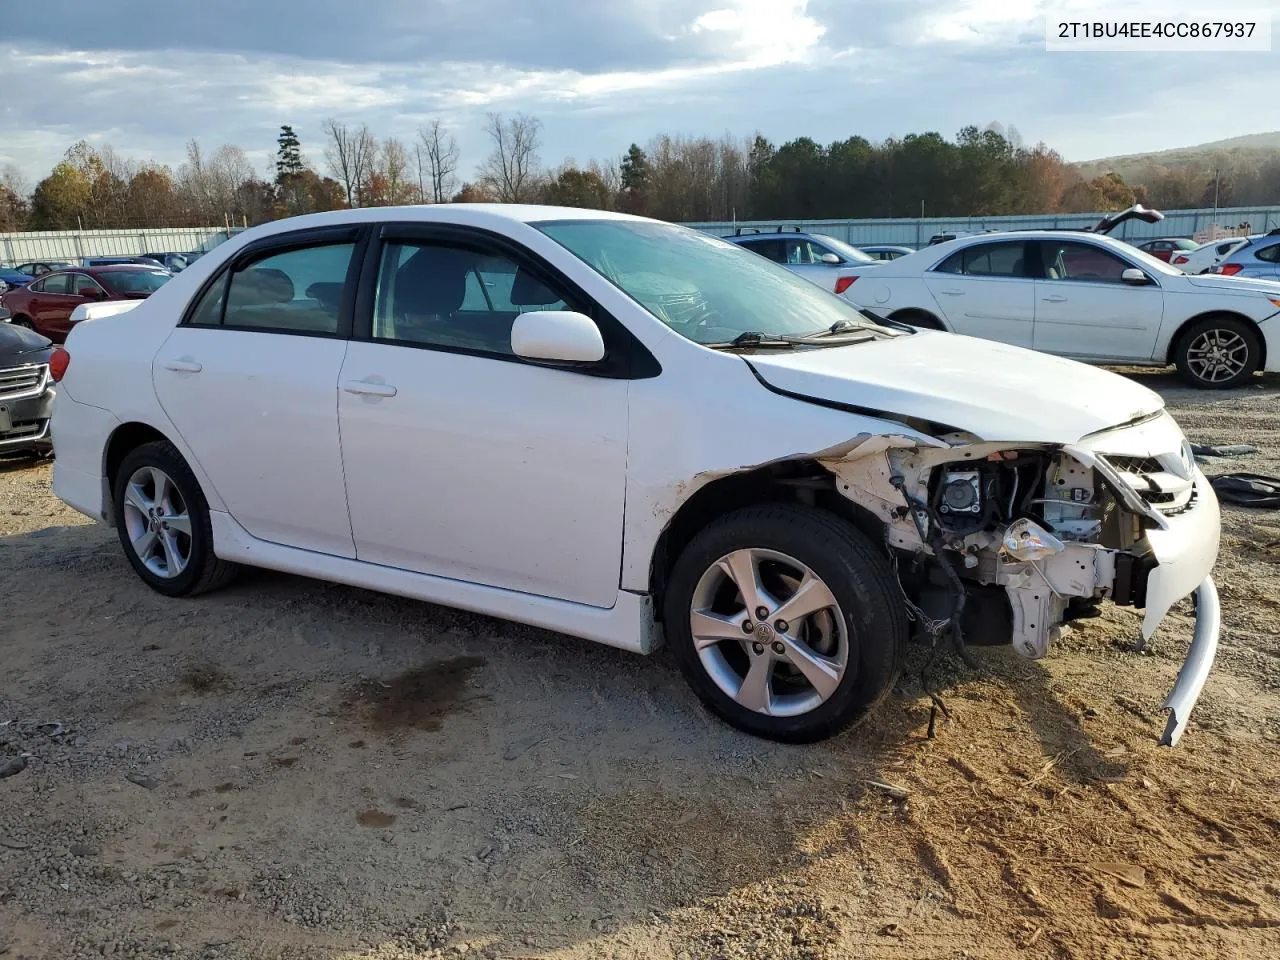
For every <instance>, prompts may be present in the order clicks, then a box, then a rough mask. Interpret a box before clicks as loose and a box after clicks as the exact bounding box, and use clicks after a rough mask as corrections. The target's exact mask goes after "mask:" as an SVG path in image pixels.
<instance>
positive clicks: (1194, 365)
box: [1175, 316, 1262, 390]
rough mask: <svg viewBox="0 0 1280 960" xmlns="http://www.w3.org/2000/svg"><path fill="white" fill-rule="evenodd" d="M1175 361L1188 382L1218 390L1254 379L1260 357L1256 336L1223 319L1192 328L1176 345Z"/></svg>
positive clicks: (1234, 319) (1202, 322)
mask: <svg viewBox="0 0 1280 960" xmlns="http://www.w3.org/2000/svg"><path fill="white" fill-rule="evenodd" d="M1175 360H1176V362H1177V365H1178V372H1179V373H1180V374H1182V376H1183V378H1184V379H1186V380H1187V381H1188V382H1190V383H1192V384H1194V385H1195V386H1198V387H1206V388H1209V389H1212V390H1221V389H1225V388H1227V387H1234V386H1237V385H1238V384H1240V383H1242V382H1243V381H1245V380H1247V379H1248V378H1249V377H1251V376H1253V373H1254V371H1256V370H1257V369H1258V367H1259V365H1260V364H1261V360H1262V357H1261V351H1260V347H1259V344H1258V337H1257V334H1256V332H1255V331H1253V330H1251V329H1249V326H1248V325H1246V324H1245V323H1243V322H1241V321H1240V320H1237V319H1236V318H1235V317H1228V316H1224V317H1218V318H1212V317H1211V318H1207V319H1205V320H1201V321H1200V322H1199V323H1197V324H1195V325H1194V326H1193V327H1191V329H1190V330H1188V331H1187V332H1186V333H1185V334H1184V335H1183V337H1182V340H1181V341H1180V343H1179V346H1178V349H1177V356H1176V357H1175Z"/></svg>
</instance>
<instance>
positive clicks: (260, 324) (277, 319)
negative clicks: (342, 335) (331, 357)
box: [190, 243, 355, 334]
mask: <svg viewBox="0 0 1280 960" xmlns="http://www.w3.org/2000/svg"><path fill="white" fill-rule="evenodd" d="M354 250H355V244H353V243H331V244H322V245H317V246H312V247H302V248H299V249H294V250H287V251H284V252H282V253H266V254H264V255H263V256H262V257H260V258H259V259H257V260H253V261H250V262H249V263H246V264H242V265H241V266H239V267H237V268H236V270H235V271H234V272H233V273H232V274H231V277H230V280H229V281H228V282H227V284H226V293H225V303H224V302H222V301H223V298H224V294H223V293H222V288H221V284H214V286H213V287H211V288H210V289H209V290H208V291H207V292H206V293H205V295H204V297H203V298H202V300H201V302H200V304H199V305H198V306H197V308H196V310H195V312H194V313H193V315H192V317H191V320H190V322H191V323H193V324H197V325H209V324H216V323H217V322H218V320H217V319H216V316H217V315H218V314H220V315H221V322H222V324H223V326H227V327H236V328H238V329H242V330H275V331H279V332H281V333H321V334H324V333H328V334H335V333H337V332H338V316H339V312H340V311H341V308H342V301H343V297H344V295H345V293H346V289H347V279H348V273H349V271H350V267H351V255H352V253H353V252H354Z"/></svg>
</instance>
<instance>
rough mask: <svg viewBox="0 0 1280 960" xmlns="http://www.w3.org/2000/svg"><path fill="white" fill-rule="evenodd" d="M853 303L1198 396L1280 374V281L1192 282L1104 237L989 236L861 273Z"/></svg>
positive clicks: (943, 245) (1217, 279)
mask: <svg viewBox="0 0 1280 960" xmlns="http://www.w3.org/2000/svg"><path fill="white" fill-rule="evenodd" d="M853 271H854V273H856V274H858V275H859V276H858V279H857V280H856V281H855V282H854V283H853V285H852V286H851V287H849V288H848V290H846V292H845V294H844V295H845V296H846V297H847V298H848V299H850V300H851V301H852V302H854V303H856V304H858V305H860V306H862V307H865V308H866V309H868V310H871V311H873V312H875V313H878V314H882V315H887V316H889V317H893V318H896V319H900V320H903V321H905V322H907V323H911V324H913V325H916V326H924V327H932V328H935V329H940V330H950V331H953V332H955V333H964V334H969V335H971V336H975V337H985V338H987V339H989V340H999V341H1002V342H1004V343H1010V344H1014V345H1016V346H1020V347H1031V348H1033V349H1035V350H1041V351H1044V352H1045V353H1054V354H1058V355H1060V356H1064V357H1071V358H1073V359H1076V360H1084V361H1088V362H1090V363H1125V364H1158V365H1160V366H1164V365H1167V364H1170V363H1172V364H1176V365H1177V368H1178V372H1179V373H1180V374H1181V375H1182V376H1183V378H1185V379H1186V380H1187V381H1188V382H1189V383H1191V384H1193V385H1194V386H1197V387H1211V388H1223V387H1233V386H1237V385H1239V384H1240V383H1242V382H1244V381H1245V380H1247V379H1248V378H1249V377H1251V376H1252V375H1253V374H1254V373H1255V372H1256V371H1258V370H1280V319H1277V314H1280V283H1275V282H1272V281H1264V280H1241V279H1239V278H1226V277H1216V276H1188V275H1186V274H1185V273H1183V271H1182V270H1180V269H1177V268H1175V267H1171V266H1170V265H1169V264H1167V263H1164V262H1163V261H1160V260H1157V259H1156V258H1155V257H1151V256H1148V255H1147V254H1145V253H1143V252H1142V251H1141V250H1137V249H1135V248H1134V247H1131V246H1129V245H1128V244H1126V243H1122V242H1121V241H1119V240H1115V239H1112V238H1111V237H1107V236H1103V235H1100V234H1096V233H1075V232H1064V231H1053V230H1038V231H1025V232H1023V231H1020V232H1016V233H1001V234H983V235H979V236H974V237H965V238H963V239H959V240H951V241H948V242H946V243H940V244H937V245H935V246H931V247H926V248H925V249H924V250H921V251H919V252H917V253H914V254H911V255H910V256H906V257H902V258H901V259H898V260H894V261H892V262H890V263H885V264H881V265H878V266H876V267H874V268H865V267H854V268H853Z"/></svg>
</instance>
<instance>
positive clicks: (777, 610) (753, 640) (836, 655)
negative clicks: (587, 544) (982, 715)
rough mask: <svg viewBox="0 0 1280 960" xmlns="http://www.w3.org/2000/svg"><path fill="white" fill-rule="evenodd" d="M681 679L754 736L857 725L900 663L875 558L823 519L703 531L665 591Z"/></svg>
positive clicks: (839, 525)
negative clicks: (682, 676)
mask: <svg viewBox="0 0 1280 960" xmlns="http://www.w3.org/2000/svg"><path fill="white" fill-rule="evenodd" d="M664 614H665V622H666V631H667V636H668V639H669V640H670V642H671V646H672V650H673V653H674V655H675V657H676V659H677V661H678V662H679V664H680V668H681V670H682V672H683V673H684V676H685V679H686V680H687V681H688V682H689V684H690V686H691V687H693V690H694V692H695V693H697V695H698V697H699V698H700V699H701V700H702V702H703V703H704V704H706V706H707V707H709V708H710V709H711V710H712V711H713V712H714V713H715V714H717V715H718V716H720V717H721V718H723V719H724V720H727V721H728V722H729V723H730V724H732V725H733V726H735V727H737V728H739V729H741V730H744V731H746V732H747V733H751V734H754V735H756V736H760V737H765V738H768V739H771V740H781V741H785V742H792V743H805V742H810V741H814V740H821V739H823V738H825V737H829V736H831V735H833V734H835V733H838V732H839V731H841V730H843V729H845V728H846V727H849V726H850V725H852V724H854V723H856V722H857V721H858V720H860V719H861V718H862V717H863V716H865V715H866V713H867V712H868V711H869V710H870V709H871V707H872V706H874V705H875V704H876V702H877V701H879V699H880V698H881V697H882V696H883V695H884V694H885V692H886V691H887V690H888V689H889V687H890V685H891V684H892V683H893V681H894V679H895V678H896V676H897V674H898V670H899V669H900V666H901V656H902V651H903V647H904V645H905V643H906V636H907V627H906V618H905V614H904V611H903V608H902V603H901V601H900V600H899V599H898V597H897V595H896V592H895V589H894V585H893V579H892V573H891V572H890V570H889V567H888V564H887V562H886V560H885V558H884V557H883V556H882V555H880V553H878V552H877V551H876V550H875V549H874V548H873V547H872V546H871V544H870V542H869V541H867V540H866V538H865V537H863V536H862V534H861V533H859V532H858V531H857V530H856V529H855V528H853V527H852V526H850V525H849V524H847V523H845V522H844V521H843V520H841V519H839V518H838V517H835V516H834V515H832V514H828V513H825V512H822V511H818V510H813V509H809V508H805V507H798V506H791V505H781V504H777V505H768V506H761V507H752V508H748V509H745V510H740V511H738V512H736V513H732V514H729V515H728V516H726V517H723V518H722V519H720V520H718V521H716V522H715V523H713V524H711V525H710V526H708V527H707V528H706V529H705V530H703V531H702V532H701V533H700V534H698V535H697V536H696V537H695V538H694V539H693V541H692V542H691V543H690V544H689V545H688V546H687V547H686V548H685V550H684V552H683V553H682V554H681V556H680V559H679V560H678V561H677V562H676V566H675V569H674V570H673V571H672V574H671V578H670V581H669V583H668V589H667V595H666V603H665V610H664Z"/></svg>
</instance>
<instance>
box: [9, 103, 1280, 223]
mask: <svg viewBox="0 0 1280 960" xmlns="http://www.w3.org/2000/svg"><path fill="white" fill-rule="evenodd" d="M485 132H486V134H487V136H488V140H489V144H490V152H489V154H488V155H487V156H486V157H485V159H484V160H483V162H482V163H481V164H480V165H479V166H478V167H477V168H476V170H475V171H474V173H473V176H472V177H471V178H470V179H467V180H464V179H462V177H461V176H460V174H459V148H458V143H457V140H456V138H455V137H454V135H453V134H452V133H451V132H450V131H449V130H448V129H447V128H446V127H445V125H444V124H443V123H442V122H441V121H439V120H433V121H431V122H429V123H427V124H425V125H424V126H422V127H420V128H419V129H418V130H417V131H416V134H415V136H414V138H413V139H412V141H410V142H407V143H406V142H405V141H403V140H401V139H398V138H396V137H387V138H385V139H382V138H379V137H378V136H377V135H375V134H374V132H373V131H372V130H370V128H369V127H368V125H366V124H359V125H356V124H350V123H345V122H341V121H339V120H336V119H331V120H326V121H325V122H324V123H323V125H322V127H321V131H320V134H321V141H320V144H319V147H320V151H319V153H320V156H319V162H318V164H317V163H312V162H308V159H307V157H306V156H305V155H304V152H303V148H302V142H301V140H300V138H299V137H298V135H297V133H296V132H295V130H294V129H293V127H291V126H289V125H285V126H282V127H281V129H280V134H279V136H278V138H277V140H276V149H275V157H274V160H273V162H272V165H271V168H270V170H269V171H265V172H260V171H258V170H255V169H254V166H253V164H252V163H251V162H250V160H249V159H248V156H247V155H246V153H245V151H244V150H243V149H242V148H240V147H238V146H235V145H232V144H226V145H223V146H220V147H218V148H217V149H215V150H213V151H212V152H206V151H205V150H204V148H203V147H202V146H201V145H200V143H199V142H198V141H196V140H192V141H190V142H189V143H188V144H187V146H186V158H185V160H184V162H182V163H181V164H180V165H178V167H177V169H172V168H170V167H168V166H162V165H159V164H154V163H138V162H135V161H132V160H128V159H126V158H124V157H122V156H121V155H120V154H119V153H117V152H116V151H115V150H113V149H112V148H111V147H110V146H103V147H94V146H91V145H90V144H88V143H87V142H85V141H83V140H82V141H80V142H78V143H76V144H74V145H72V146H71V147H70V148H69V149H68V150H67V151H66V154H65V155H64V157H63V159H62V160H61V161H60V162H59V163H58V164H57V165H56V166H55V167H54V168H53V170H52V171H50V173H49V174H48V176H46V177H45V178H44V179H42V180H41V181H39V183H37V184H36V185H35V186H34V188H31V189H28V188H27V186H26V184H25V183H24V182H23V181H22V178H21V177H20V176H19V175H18V173H17V171H16V170H14V169H13V168H7V169H5V170H0V232H3V231H13V230H24V229H25V230H67V229H86V230H87V229H104V228H120V227H181V226H211V225H217V224H225V225H232V226H245V225H249V226H251V225H254V224H257V223H263V222H265V221H268V220H274V219H279V218H282V217H288V216H295V215H298V214H303V213H313V212H318V211H324V210H337V209H343V208H348V207H366V206H389V205H395V204H417V203H443V202H448V201H452V202H474V201H485V200H494V201H500V202H507V203H550V204H559V205H564V206H576V207H594V208H601V209H616V210H623V211H626V212H630V213H638V214H644V215H647V216H654V217H658V218H660V219H664V220H674V221H686V222H687V221H701V220H730V219H738V220H746V219H818V218H854V217H917V216H928V217H958V216H1000V215H1009V214H1053V213H1089V212H1093V211H1103V210H1116V209H1121V208H1123V207H1126V206H1129V205H1130V204H1132V203H1135V202H1140V203H1145V204H1148V205H1150V206H1155V207H1165V208H1168V209H1177V208H1185V207H1199V206H1211V205H1213V204H1214V201H1215V198H1216V200H1217V202H1218V205H1220V206H1228V205H1230V204H1231V203H1233V202H1235V203H1256V204H1265V203H1280V156H1276V157H1273V158H1270V159H1264V160H1262V161H1260V162H1257V163H1254V164H1252V165H1249V166H1247V167H1245V168H1239V167H1237V168H1235V169H1229V170H1227V171H1226V175H1225V176H1224V175H1223V171H1222V170H1221V169H1215V170H1212V171H1204V170H1193V169H1169V168H1161V167H1152V168H1150V169H1149V170H1147V171H1145V173H1144V176H1143V181H1144V182H1135V183H1132V184H1131V183H1127V182H1126V181H1125V180H1124V178H1122V177H1121V176H1120V175H1119V174H1117V173H1115V172H1109V173H1104V174H1101V175H1099V176H1095V177H1092V178H1086V177H1085V176H1083V175H1082V174H1081V173H1080V171H1079V170H1078V169H1077V167H1075V166H1074V165H1072V164H1069V163H1066V162H1065V161H1064V160H1063V159H1062V157H1061V156H1060V155H1059V154H1058V153H1057V152H1056V151H1054V150H1052V149H1051V148H1049V147H1048V146H1046V145H1045V144H1043V143H1040V144H1036V145H1035V146H1030V147H1029V146H1027V145H1025V144H1024V143H1023V142H1022V139H1021V137H1020V136H1019V135H1018V132H1017V130H1016V129H1014V128H1012V127H1010V128H1008V129H1007V130H1006V129H1005V128H1003V127H1001V126H1000V125H999V124H992V125H990V126H988V127H986V128H984V129H980V128H978V127H976V126H967V127H965V128H963V129H962V130H960V131H959V132H958V133H957V134H956V136H955V137H954V138H953V139H950V140H949V139H947V138H945V137H943V136H942V135H941V134H938V133H923V134H909V135H907V136H904V137H901V138H890V139H887V140H884V141H882V142H879V143H874V142H872V141H870V140H868V139H866V138H864V137H860V136H854V137H850V138H848V139H847V140H840V141H836V142H834V143H830V144H826V145H823V144H820V143H818V142H817V141H815V140H813V139H811V138H809V137H800V138H797V139H795V140H792V141H789V142H787V143H784V144H782V145H781V146H775V145H774V144H773V143H771V142H770V141H769V140H768V139H767V138H765V137H763V136H761V135H759V134H757V135H755V136H752V137H747V138H734V137H730V136H724V137H721V138H718V139H717V138H712V137H697V136H672V135H667V134H661V135H658V136H655V137H653V138H652V139H651V140H650V141H649V142H648V143H647V144H645V145H643V146H641V145H640V144H638V143H635V144H632V145H631V147H630V149H629V150H628V151H627V152H626V154H625V155H623V156H622V157H621V158H618V159H610V160H603V161H597V160H592V161H590V162H588V163H586V164H585V165H578V164H577V163H576V162H575V161H574V160H572V159H567V160H565V161H564V162H562V163H561V164H560V165H559V166H556V167H552V168H548V167H546V166H544V165H543V163H542V157H541V152H542V124H541V122H540V121H539V120H538V118H537V117H533V116H529V115H527V114H523V113H518V114H515V115H502V114H490V115H489V116H488V117H487V120H486V123H485ZM1206 178H1207V179H1206ZM1246 198H1247V199H1246Z"/></svg>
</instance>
